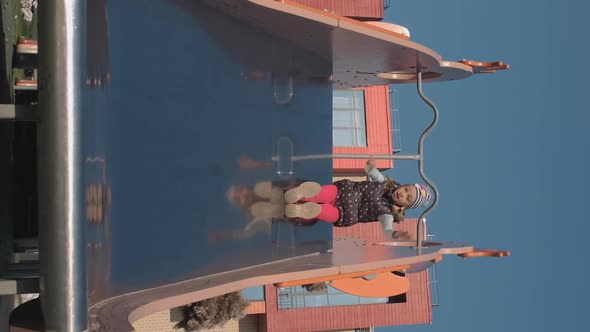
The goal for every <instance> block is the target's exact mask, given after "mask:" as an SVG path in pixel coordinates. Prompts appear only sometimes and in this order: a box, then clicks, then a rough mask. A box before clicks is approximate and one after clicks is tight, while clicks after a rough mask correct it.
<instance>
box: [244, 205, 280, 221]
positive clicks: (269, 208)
mask: <svg viewBox="0 0 590 332" xmlns="http://www.w3.org/2000/svg"><path fill="white" fill-rule="evenodd" d="M249 210H250V214H251V215H252V218H253V219H273V218H280V217H282V216H284V214H285V204H280V203H270V202H266V201H263V202H256V203H254V204H252V205H251V206H250V208H249Z"/></svg>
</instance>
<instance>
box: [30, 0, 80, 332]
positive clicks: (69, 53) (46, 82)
mask: <svg viewBox="0 0 590 332" xmlns="http://www.w3.org/2000/svg"><path fill="white" fill-rule="evenodd" d="M85 3H86V2H85V1H79V0H56V1H41V2H40V3H39V11H38V13H39V83H40V85H39V105H40V112H39V113H38V115H39V123H38V138H37V140H38V172H37V174H38V176H39V193H38V195H39V257H40V289H41V294H40V296H41V304H42V309H43V318H44V321H45V331H60V332H62V331H63V332H79V331H84V330H86V329H87V302H86V296H87V294H86V271H85V270H86V262H85V256H86V254H85V253H86V246H85V234H84V231H85V226H86V225H85V219H84V181H83V176H84V173H83V172H84V158H83V147H82V119H81V117H82V110H81V107H82V101H81V99H82V98H81V88H80V87H81V76H82V75H81V74H80V70H81V65H82V63H81V52H82V49H81V46H82V40H81V38H80V37H81V35H82V32H81V31H82V30H81V29H83V27H84V21H83V17H84V15H83V14H82V13H84V8H85V7H84V6H85Z"/></svg>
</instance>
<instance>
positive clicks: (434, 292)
mask: <svg viewBox="0 0 590 332" xmlns="http://www.w3.org/2000/svg"><path fill="white" fill-rule="evenodd" d="M434 238H435V235H434V234H432V233H429V234H427V235H426V239H427V240H428V241H433V240H434ZM428 277H429V279H430V304H431V305H432V306H433V307H440V292H439V289H438V285H439V279H438V264H432V266H430V268H428Z"/></svg>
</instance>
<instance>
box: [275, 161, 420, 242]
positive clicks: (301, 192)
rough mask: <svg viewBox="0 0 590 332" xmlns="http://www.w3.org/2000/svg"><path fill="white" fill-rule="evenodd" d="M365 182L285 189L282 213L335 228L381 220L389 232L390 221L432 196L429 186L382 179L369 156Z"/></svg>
mask: <svg viewBox="0 0 590 332" xmlns="http://www.w3.org/2000/svg"><path fill="white" fill-rule="evenodd" d="M365 172H366V173H367V178H368V181H361V182H354V181H350V180H340V181H336V182H334V183H333V184H331V185H326V186H320V185H319V184H318V183H315V182H304V183H302V184H300V185H299V186H297V187H296V188H293V189H290V190H288V191H287V192H285V203H287V206H286V207H285V216H286V217H288V218H302V219H320V220H324V221H326V222H330V223H332V224H333V225H334V226H336V227H346V226H352V225H354V224H356V223H359V222H373V221H379V222H381V226H382V227H383V231H384V232H386V233H388V234H391V232H393V223H394V222H401V221H403V215H404V212H405V210H406V209H415V208H418V207H423V206H426V205H427V204H428V203H429V202H430V199H431V197H432V194H431V191H430V188H428V187H427V186H424V185H421V184H406V185H400V184H399V183H397V182H395V181H393V180H391V179H389V178H387V179H386V178H385V177H384V176H383V175H382V174H381V173H380V172H379V170H377V168H376V167H375V161H374V160H372V159H370V160H369V161H367V165H366V166H365Z"/></svg>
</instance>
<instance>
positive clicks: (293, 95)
mask: <svg viewBox="0 0 590 332" xmlns="http://www.w3.org/2000/svg"><path fill="white" fill-rule="evenodd" d="M89 3H92V6H97V7H98V8H103V12H104V13H105V15H104V19H103V18H101V17H98V18H96V17H95V18H90V16H89V17H87V19H88V21H87V30H86V33H88V34H91V35H92V36H97V37H96V38H94V39H88V40H87V45H86V50H85V52H86V54H87V61H88V62H87V64H86V77H87V78H91V79H92V80H93V79H94V78H99V79H100V80H101V82H105V81H106V82H108V84H101V85H100V86H101V89H95V88H94V87H95V86H96V85H94V84H90V85H87V86H86V89H85V90H83V97H84V149H85V153H86V155H87V157H88V158H89V159H88V161H87V163H86V185H87V202H88V211H87V212H88V217H89V218H88V222H87V230H86V231H87V235H86V236H87V239H88V241H87V242H88V243H89V246H88V248H87V258H88V268H87V273H88V287H89V293H90V298H89V302H90V304H92V303H96V301H99V300H100V299H102V298H104V297H106V296H110V295H115V294H120V293H124V292H129V291H133V290H137V289H142V288H147V287H155V286H159V285H162V284H165V283H169V282H173V281H179V280H183V279H186V278H189V277H198V276H202V275H205V274H209V273H216V272H222V271H226V270H229V269H234V268H239V267H244V266H250V265H253V264H260V263H264V262H268V261H271V260H276V259H283V258H286V257H291V256H293V255H302V254H306V253H310V252H317V251H319V250H325V249H327V248H329V246H330V245H331V244H330V241H331V231H332V229H331V225H329V224H326V223H317V224H314V223H303V222H301V221H298V220H287V219H285V218H282V216H279V213H280V211H281V210H280V207H277V204H278V205H279V206H280V203H279V202H278V201H276V200H275V199H274V198H273V197H274V196H272V195H271V196H270V198H269V197H262V196H260V192H259V193H257V191H260V190H262V189H261V186H263V185H262V184H265V183H266V184H269V183H270V184H271V185H270V187H269V188H271V189H270V191H271V192H273V190H274V189H273V188H275V189H277V190H278V191H283V190H284V189H285V188H286V187H285V186H287V187H288V186H289V185H291V184H292V183H294V182H296V180H295V179H309V180H313V181H316V182H320V183H327V182H330V180H331V172H332V162H331V160H311V161H305V162H298V163H297V164H296V165H295V166H294V167H293V168H292V169H291V170H289V174H287V175H286V176H285V175H284V174H283V175H284V177H285V178H288V179H284V178H280V177H279V176H278V174H277V173H276V172H277V169H276V167H275V166H276V165H274V163H272V162H271V161H272V158H273V156H275V155H276V153H277V151H276V149H277V144H278V142H280V140H281V138H283V137H287V138H288V139H289V140H290V141H291V142H292V148H293V150H294V152H295V153H297V154H326V153H331V140H332V133H331V122H332V118H331V105H332V104H331V103H332V86H331V83H330V82H329V77H330V75H331V64H330V63H329V62H328V61H326V60H325V59H322V58H320V57H318V56H316V55H315V54H314V53H313V52H310V51H309V50H305V49H302V48H299V47H297V46H295V45H293V44H291V43H289V42H288V41H286V40H284V39H282V38H281V36H276V35H271V34H269V33H267V32H264V31H262V30H259V29H257V28H254V27H252V26H250V25H247V24H244V23H241V22H239V21H237V20H236V19H233V18H229V17H227V16H225V15H223V14H220V13H218V12H216V11H215V10H211V9H208V8H207V7H204V6H202V5H201V3H200V2H199V1H192V0H191V1H188V0H187V1H180V0H174V1H164V0H160V1H150V2H149V3H146V2H145V1H140V0H128V1H109V2H106V1H103V0H101V1H90V2H89ZM97 10H98V9H97ZM98 13H99V14H100V13H102V12H101V11H100V10H98ZM99 16H100V15H99ZM97 156H98V157H97ZM242 156H248V157H249V159H246V158H243V157H242ZM91 160H93V161H91ZM98 160H102V162H98ZM107 166H108V167H107ZM279 180H287V181H286V183H283V182H280V181H279ZM277 190H274V192H278V191H277ZM277 211H278V212H277ZM306 226H307V227H306ZM94 244H96V245H94Z"/></svg>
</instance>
